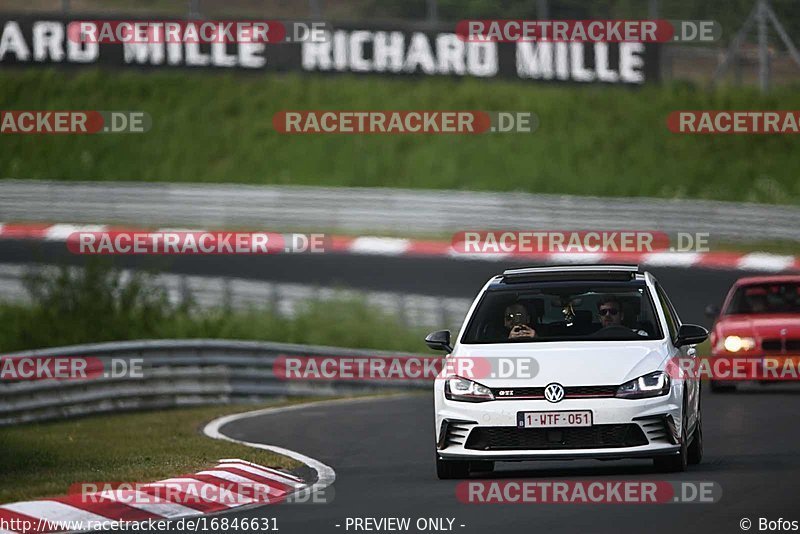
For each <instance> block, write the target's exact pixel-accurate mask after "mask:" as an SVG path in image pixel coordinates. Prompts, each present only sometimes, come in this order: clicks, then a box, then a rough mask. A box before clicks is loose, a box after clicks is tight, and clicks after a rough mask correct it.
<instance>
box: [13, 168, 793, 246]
mask: <svg viewBox="0 0 800 534" xmlns="http://www.w3.org/2000/svg"><path fill="white" fill-rule="evenodd" d="M0 220H2V221H13V220H20V221H22V220H26V221H30V220H41V221H49V222H87V223H134V224H135V223H138V224H147V225H148V226H149V225H177V226H190V227H195V228H197V227H205V228H222V227H252V228H259V229H273V230H279V229H294V228H298V227H302V228H303V229H309V230H312V229H325V230H338V231H347V232H397V231H398V229H401V230H402V231H404V232H418V233H448V232H456V231H461V230H467V229H476V228H479V229H497V228H503V229H536V228H539V229H548V230H551V229H562V230H580V229H587V228H593V229H597V230H603V229H608V230H616V229H619V228H621V227H624V228H640V229H658V230H660V231H664V232H670V233H674V232H709V233H710V234H712V236H713V237H714V238H720V237H724V238H729V239H735V240H738V241H741V240H764V239H787V240H794V241H800V232H798V231H797V228H798V227H800V208H797V207H791V206H773V205H766V204H752V203H735V202H719V201H708V200H684V199H674V200H670V199H653V198H598V197H578V196H559V195H534V194H528V193H483V192H469V191H427V190H424V191H420V190H406V189H384V188H349V187H341V188H324V187H299V186H248V185H209V184H170V183H107V182H100V183H92V182H52V181H29V180H0Z"/></svg>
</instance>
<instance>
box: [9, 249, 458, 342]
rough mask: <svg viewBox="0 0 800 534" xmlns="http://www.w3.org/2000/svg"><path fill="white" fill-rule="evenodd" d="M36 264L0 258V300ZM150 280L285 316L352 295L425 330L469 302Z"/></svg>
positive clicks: (191, 279)
mask: <svg viewBox="0 0 800 534" xmlns="http://www.w3.org/2000/svg"><path fill="white" fill-rule="evenodd" d="M73 268H75V267H73ZM39 269H43V270H44V271H45V272H47V271H48V270H55V269H57V268H56V267H53V266H49V265H35V264H9V263H0V300H14V301H21V302H25V301H27V299H28V295H27V292H26V290H25V288H24V286H23V277H24V275H25V273H26V272H30V271H32V270H39ZM132 273H133V271H128V270H126V271H123V275H124V276H130V275H131V274H132ZM153 282H154V284H155V285H157V286H159V287H162V288H164V289H165V290H166V293H167V298H168V299H169V301H170V302H171V303H173V304H179V303H183V302H185V301H187V300H189V301H191V302H193V303H195V304H196V305H197V306H198V307H200V308H220V307H225V306H230V308H232V309H238V310H249V309H254V310H268V311H270V312H272V313H276V314H278V315H282V316H284V317H293V316H294V315H295V314H296V313H297V312H298V310H301V309H302V308H303V307H304V306H306V305H308V304H309V303H313V302H326V301H342V300H356V301H360V302H364V303H365V304H367V305H371V306H375V308H376V309H380V310H381V311H383V312H385V313H387V314H389V315H393V316H395V317H396V318H397V319H398V321H399V322H400V323H401V324H402V325H403V326H407V327H411V328H425V329H427V330H436V329H443V328H448V329H450V330H454V331H455V330H458V329H459V328H460V327H461V322H462V321H463V320H464V317H465V316H466V314H467V310H469V306H470V304H471V303H472V301H471V300H470V299H459V298H443V297H437V296H428V295H419V294H408V293H397V292H390V291H366V290H358V289H344V288H336V287H324V286H313V285H305V284H290V283H283V282H266V281H258V280H248V279H243V278H224V277H208V276H189V275H178V274H158V275H155V276H154V279H153Z"/></svg>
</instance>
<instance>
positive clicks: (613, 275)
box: [503, 264, 642, 284]
mask: <svg viewBox="0 0 800 534" xmlns="http://www.w3.org/2000/svg"><path fill="white" fill-rule="evenodd" d="M637 274H642V273H641V271H640V270H639V266H638V265H634V264H615V265H548V266H546V267H525V268H521V269H508V270H506V271H503V282H504V283H507V284H513V283H521V282H544V281H551V280H601V281H604V280H605V281H626V280H633V279H635V278H636V275H637Z"/></svg>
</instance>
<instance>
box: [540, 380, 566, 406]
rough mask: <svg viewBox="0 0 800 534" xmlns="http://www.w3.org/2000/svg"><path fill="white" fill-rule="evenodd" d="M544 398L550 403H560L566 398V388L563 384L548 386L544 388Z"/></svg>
mask: <svg viewBox="0 0 800 534" xmlns="http://www.w3.org/2000/svg"><path fill="white" fill-rule="evenodd" d="M544 398H545V399H547V400H548V401H550V402H559V401H560V400H561V399H563V398H564V388H563V387H562V386H561V384H556V383H555V382H553V383H552V384H548V385H547V387H545V388H544Z"/></svg>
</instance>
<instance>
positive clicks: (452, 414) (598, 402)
mask: <svg viewBox="0 0 800 534" xmlns="http://www.w3.org/2000/svg"><path fill="white" fill-rule="evenodd" d="M677 389H678V388H673V390H672V392H671V393H670V394H669V395H665V396H663V397H655V398H651V399H638V400H631V399H618V398H595V399H565V400H563V401H561V402H559V403H550V402H547V401H545V400H495V401H489V402H481V403H469V402H458V401H450V400H447V399H445V398H444V395H443V393H442V392H441V391H437V395H436V401H435V405H436V431H437V434H436V436H437V453H438V455H439V456H440V457H441V458H445V459H448V458H452V459H456V458H461V459H475V460H481V459H482V460H527V459H531V460H537V459H542V460H543V459H577V458H606V459H611V458H635V457H653V456H660V455H665V454H674V453H676V452H677V451H678V450H679V449H680V443H679V441H680V438H679V436H680V435H681V428H680V424H681V415H682V414H681V404H682V403H681V402H680V399H681V398H682V392H680V391H676V390H677ZM573 410H590V411H591V412H592V424H593V427H598V426H600V425H608V426H607V427H604V428H611V427H612V426H622V425H638V426H639V428H640V429H641V433H642V434H643V435H644V437H645V438H646V439H645V440H644V441H645V442H646V443H643V444H641V445H635V446H622V445H621V444H618V443H598V445H600V446H596V447H592V446H588V445H587V442H586V441H585V440H584V441H583V443H582V446H580V447H576V448H568V447H569V446H570V445H569V443H566V446H565V443H559V442H557V441H556V442H553V443H547V444H542V443H540V442H539V443H537V448H535V449H526V448H517V446H516V445H515V446H513V447H512V448H509V447H508V443H505V444H504V447H498V448H494V447H490V446H489V445H487V444H486V442H480V445H478V447H477V448H476V445H477V442H476V440H475V439H471V436H472V437H473V438H474V436H473V435H472V433H473V432H475V431H476V430H480V429H484V430H488V431H492V429H500V430H501V431H502V434H504V435H506V436H513V435H514V432H515V431H516V430H518V429H517V413H518V412H529V411H530V412H537V411H542V412H553V411H573ZM453 429H456V430H453ZM554 430H558V429H554ZM636 431H637V432H638V429H636ZM457 436H461V437H457ZM548 438H549V436H548ZM512 441H514V440H512ZM538 441H541V440H538ZM565 441H566V442H568V441H569V439H565ZM523 442H524V440H523Z"/></svg>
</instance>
